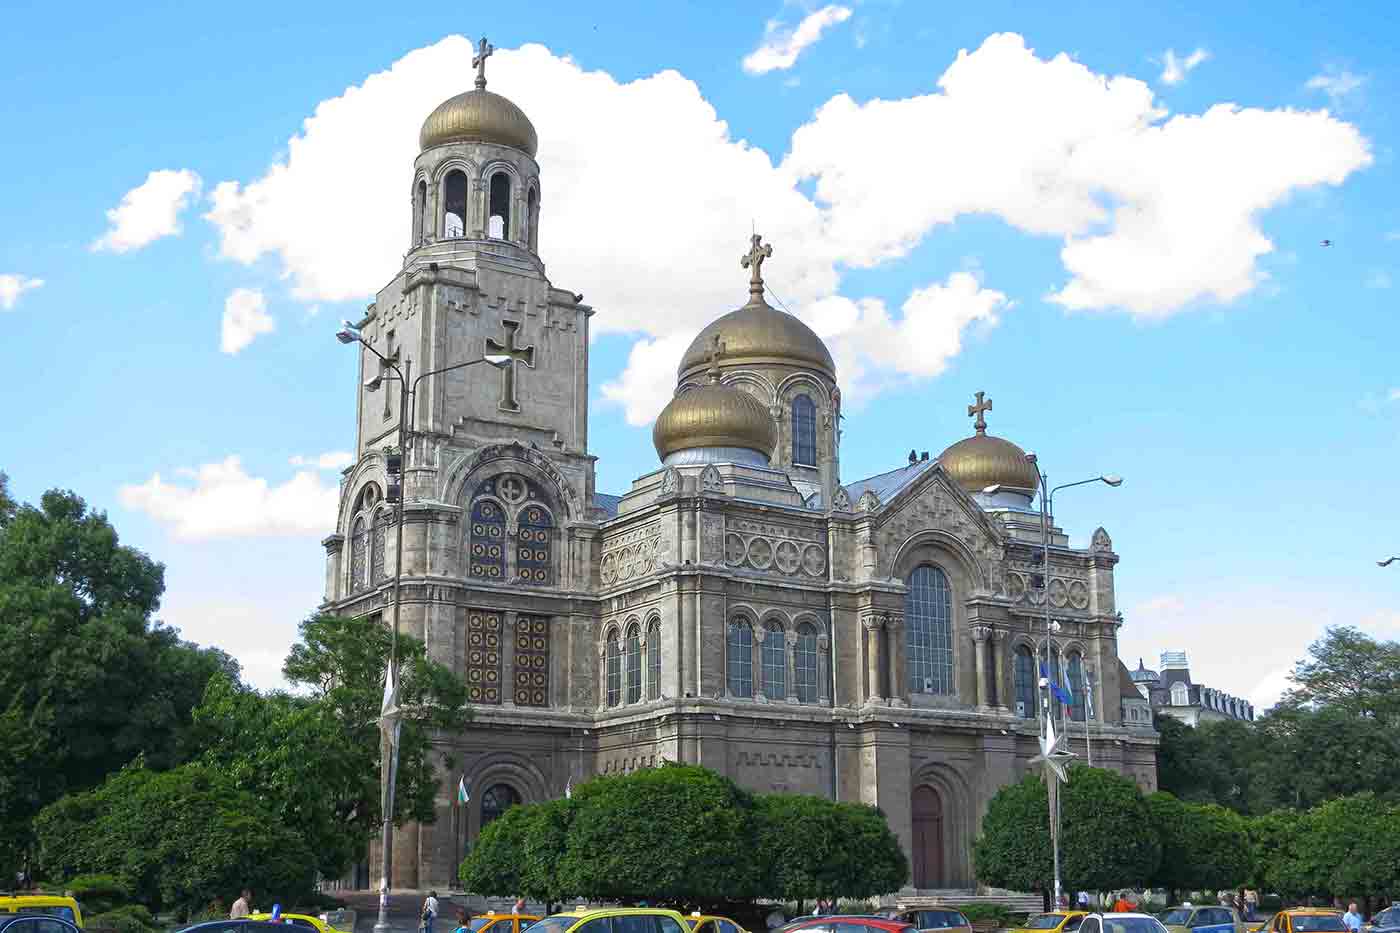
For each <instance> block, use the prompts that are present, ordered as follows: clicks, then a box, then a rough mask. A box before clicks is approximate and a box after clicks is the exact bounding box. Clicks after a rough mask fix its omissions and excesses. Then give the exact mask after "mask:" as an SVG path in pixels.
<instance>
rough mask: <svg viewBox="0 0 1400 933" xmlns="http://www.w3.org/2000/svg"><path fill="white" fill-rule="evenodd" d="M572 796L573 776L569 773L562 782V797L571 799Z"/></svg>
mask: <svg viewBox="0 0 1400 933" xmlns="http://www.w3.org/2000/svg"><path fill="white" fill-rule="evenodd" d="M573 796H574V776H573V775H572V774H571V775H569V777H568V780H566V781H565V782H564V799H565V800H572V799H573Z"/></svg>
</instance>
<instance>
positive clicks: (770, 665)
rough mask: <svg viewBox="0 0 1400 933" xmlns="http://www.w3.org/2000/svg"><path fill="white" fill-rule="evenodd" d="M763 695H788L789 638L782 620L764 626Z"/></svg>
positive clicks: (778, 698) (772, 697)
mask: <svg viewBox="0 0 1400 933" xmlns="http://www.w3.org/2000/svg"><path fill="white" fill-rule="evenodd" d="M763 695H764V696H766V697H767V698H768V699H770V700H781V699H784V698H785V697H786V696H787V639H786V638H785V637H784V635H783V626H782V623H780V622H769V623H768V624H767V625H765V626H764V627H763Z"/></svg>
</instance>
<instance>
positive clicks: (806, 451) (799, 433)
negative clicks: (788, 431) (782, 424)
mask: <svg viewBox="0 0 1400 933" xmlns="http://www.w3.org/2000/svg"><path fill="white" fill-rule="evenodd" d="M792 462H793V463H801V464H805V465H806V466H816V465H817V406H816V405H814V404H812V399H811V397H810V396H807V395H799V396H797V398H795V399H793V400H792Z"/></svg>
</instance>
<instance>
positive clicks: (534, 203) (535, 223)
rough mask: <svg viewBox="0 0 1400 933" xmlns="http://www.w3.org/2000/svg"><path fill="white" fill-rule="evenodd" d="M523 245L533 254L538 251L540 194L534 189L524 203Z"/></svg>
mask: <svg viewBox="0 0 1400 933" xmlns="http://www.w3.org/2000/svg"><path fill="white" fill-rule="evenodd" d="M525 223H526V227H525V245H526V246H528V247H530V249H532V250H534V251H535V252H537V253H538V252H539V251H540V234H539V229H538V228H539V224H540V193H539V192H538V191H536V190H535V189H534V188H531V189H530V194H529V196H528V197H527V198H526V201H525Z"/></svg>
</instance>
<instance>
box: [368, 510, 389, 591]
mask: <svg viewBox="0 0 1400 933" xmlns="http://www.w3.org/2000/svg"><path fill="white" fill-rule="evenodd" d="M388 535H389V512H388V510H387V509H380V510H379V512H378V514H377V516H376V517H375V519H374V537H373V538H372V539H371V541H370V545H369V582H370V583H378V582H379V581H380V580H383V579H384V545H385V543H386V541H387V539H388Z"/></svg>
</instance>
